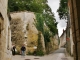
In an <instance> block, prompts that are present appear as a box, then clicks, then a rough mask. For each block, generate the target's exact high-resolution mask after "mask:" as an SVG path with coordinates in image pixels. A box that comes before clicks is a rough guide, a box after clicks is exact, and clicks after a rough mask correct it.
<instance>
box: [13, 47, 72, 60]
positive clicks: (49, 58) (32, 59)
mask: <svg viewBox="0 0 80 60" xmlns="http://www.w3.org/2000/svg"><path fill="white" fill-rule="evenodd" d="M12 60H73V59H72V58H71V57H66V56H65V49H64V48H60V49H58V50H56V51H55V52H54V53H51V54H49V55H45V56H42V57H40V56H25V57H22V56H20V55H16V56H12Z"/></svg>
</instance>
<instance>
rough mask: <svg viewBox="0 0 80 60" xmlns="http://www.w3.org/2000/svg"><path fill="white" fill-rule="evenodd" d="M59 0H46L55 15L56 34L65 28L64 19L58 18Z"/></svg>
mask: <svg viewBox="0 0 80 60" xmlns="http://www.w3.org/2000/svg"><path fill="white" fill-rule="evenodd" d="M59 3H60V0H48V5H49V6H50V8H51V9H52V12H53V13H54V15H55V18H56V21H57V22H58V25H57V28H58V34H59V36H61V34H62V33H63V29H64V30H65V29H66V20H60V19H59V15H58V13H57V9H58V8H59Z"/></svg>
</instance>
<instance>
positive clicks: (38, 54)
mask: <svg viewBox="0 0 80 60" xmlns="http://www.w3.org/2000/svg"><path fill="white" fill-rule="evenodd" d="M43 55H44V52H43V51H36V56H43Z"/></svg>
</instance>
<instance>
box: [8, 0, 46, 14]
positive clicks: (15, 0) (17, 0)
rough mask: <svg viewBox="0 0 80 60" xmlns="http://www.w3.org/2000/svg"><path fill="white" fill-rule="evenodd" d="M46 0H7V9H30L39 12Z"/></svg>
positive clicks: (11, 10) (41, 10) (10, 10)
mask: <svg viewBox="0 0 80 60" xmlns="http://www.w3.org/2000/svg"><path fill="white" fill-rule="evenodd" d="M45 2H46V0H40V1H39V0H9V2H8V11H9V12H13V11H24V10H27V11H32V12H38V13H41V12H43V10H44V3H45Z"/></svg>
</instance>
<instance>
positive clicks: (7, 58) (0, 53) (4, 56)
mask: <svg viewBox="0 0 80 60" xmlns="http://www.w3.org/2000/svg"><path fill="white" fill-rule="evenodd" d="M7 2H8V0H0V60H11V55H12V54H11V29H10V24H9V19H8V16H7Z"/></svg>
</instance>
